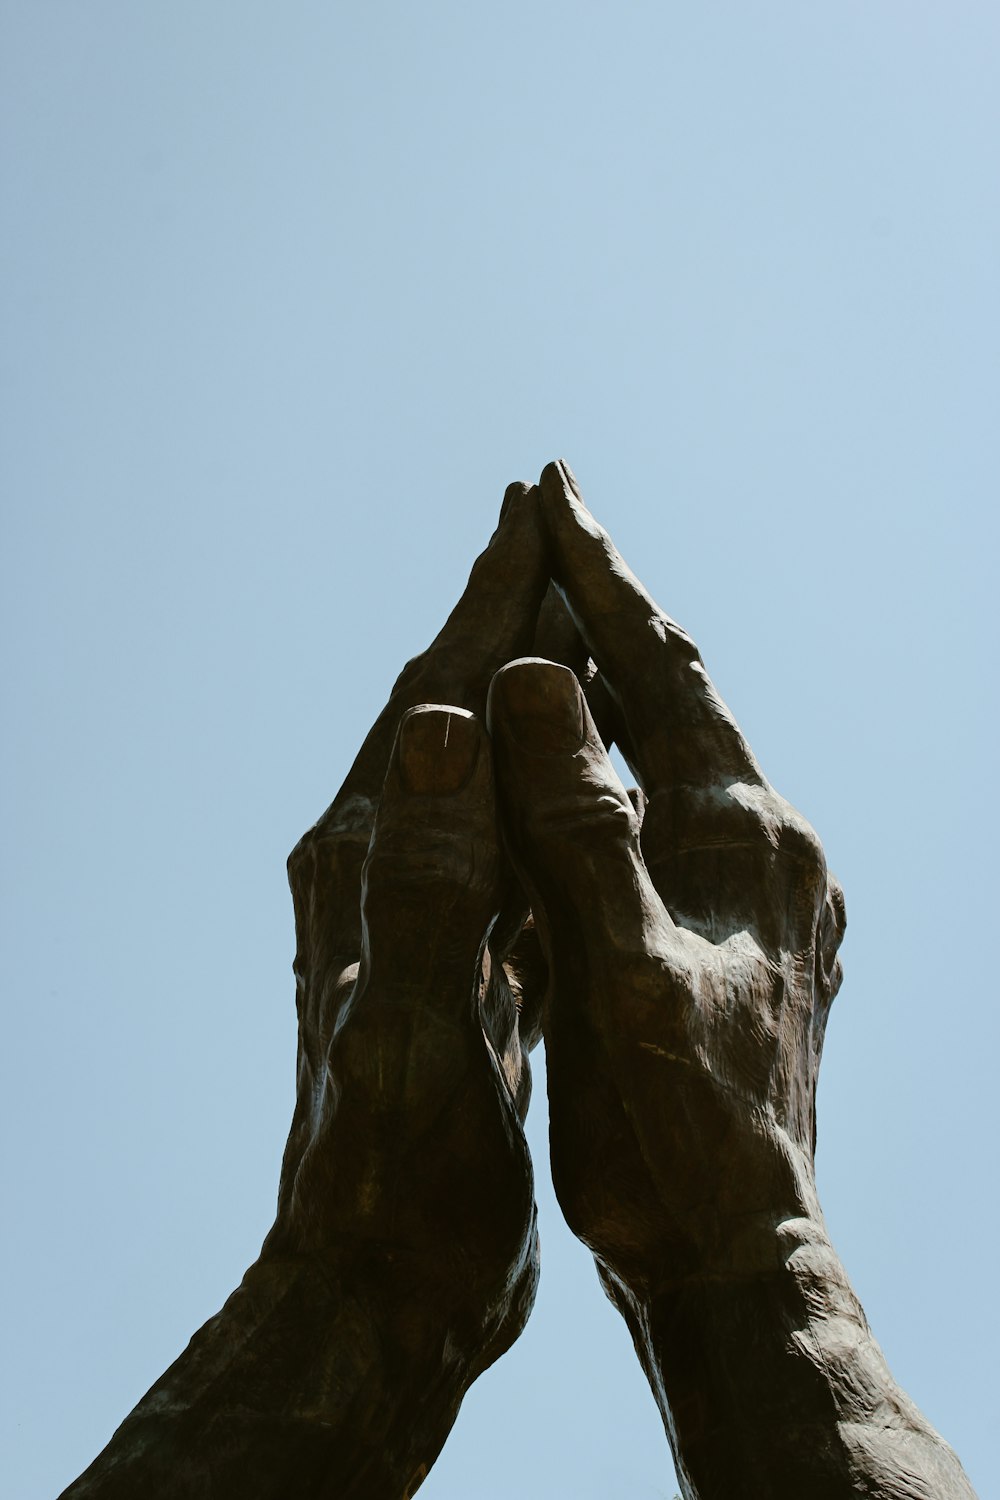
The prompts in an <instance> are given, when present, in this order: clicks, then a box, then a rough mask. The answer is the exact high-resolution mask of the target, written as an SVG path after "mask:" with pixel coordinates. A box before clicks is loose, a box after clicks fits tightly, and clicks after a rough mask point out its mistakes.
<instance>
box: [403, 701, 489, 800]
mask: <svg viewBox="0 0 1000 1500" xmlns="http://www.w3.org/2000/svg"><path fill="white" fill-rule="evenodd" d="M479 741H480V732H479V725H478V724H477V723H476V720H475V718H474V717H473V715H472V714H470V713H467V712H466V711H465V709H463V708H439V707H437V705H436V704H420V705H418V707H416V708H411V709H410V710H409V711H408V712H407V713H406V714H404V716H403V722H402V723H401V724H400V726H399V740H398V746H397V751H396V755H397V760H398V762H399V774H400V777H401V778H402V782H403V785H404V786H405V787H406V789H407V791H409V792H418V793H419V792H434V793H437V794H439V795H440V794H447V793H450V792H458V791H461V789H462V787H463V786H464V785H465V783H466V782H467V781H468V779H469V777H470V776H471V775H472V772H473V770H474V769H475V765H476V761H477V759H478V758H479Z"/></svg>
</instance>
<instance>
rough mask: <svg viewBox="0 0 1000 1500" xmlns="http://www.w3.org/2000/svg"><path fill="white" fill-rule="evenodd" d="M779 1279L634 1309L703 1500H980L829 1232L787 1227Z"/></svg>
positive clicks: (641, 1346)
mask: <svg viewBox="0 0 1000 1500" xmlns="http://www.w3.org/2000/svg"><path fill="white" fill-rule="evenodd" d="M772 1233H773V1245H772V1254H771V1256H770V1257H769V1258H770V1259H771V1261H772V1264H771V1265H770V1267H764V1266H761V1265H759V1264H758V1265H756V1266H754V1268H753V1269H752V1271H749V1272H747V1273H746V1274H743V1275H738V1274H735V1273H732V1272H727V1273H726V1274H723V1275H719V1276H715V1275H705V1276H702V1277H691V1278H688V1279H686V1280H685V1281H684V1282H683V1283H670V1282H669V1281H667V1282H665V1283H664V1284H662V1285H660V1286H658V1287H657V1288H656V1290H655V1291H652V1292H649V1293H647V1294H646V1295H644V1296H642V1297H639V1298H633V1297H631V1296H630V1295H629V1294H627V1293H623V1294H622V1297H621V1298H620V1299H618V1300H620V1305H622V1304H624V1305H622V1311H623V1312H624V1313H625V1315H626V1318H627V1320H628V1321H629V1323H630V1325H631V1327H632V1332H633V1336H634V1337H635V1339H636V1347H637V1351H638V1352H639V1355H640V1358H641V1359H642V1361H643V1364H644V1367H645V1368H646V1372H647V1375H648V1377H649V1379H650V1382H651V1384H652V1387H653V1390H654V1394H655V1395H656V1397H657V1401H658V1403H659V1405H660V1407H661V1411H662V1413H663V1416H664V1421H665V1423H666V1426H667V1430H668V1433H669V1435H670V1437H671V1442H672V1445H673V1447H674V1453H675V1459H676V1462H677V1467H678V1473H679V1474H680V1475H681V1477H682V1481H683V1482H684V1484H685V1489H686V1493H687V1495H688V1496H689V1497H691V1500H731V1497H732V1496H735V1495H741V1496H746V1497H747V1500H802V1497H803V1496H806V1495H808V1496H809V1497H810V1500H846V1497H848V1496H853V1495H866V1496H870V1497H878V1500H927V1497H930V1496H933V1497H934V1500H970V1497H973V1491H972V1489H971V1487H970V1485H969V1482H968V1480H967V1478H966V1476H965V1474H964V1472H963V1470H962V1467H961V1465H960V1463H959V1462H958V1459H957V1458H956V1457H955V1455H954V1453H953V1452H952V1450H951V1449H950V1448H949V1447H948V1445H947V1444H946V1443H945V1442H944V1440H943V1439H942V1438H941V1437H940V1436H939V1434H938V1433H937V1432H935V1430H934V1429H933V1428H932V1427H931V1426H930V1424H929V1423H928V1422H927V1421H926V1420H925V1418H924V1417H923V1416H922V1415H921V1413H920V1412H919V1411H918V1409H917V1408H916V1407H915V1406H914V1404H913V1402H912V1401H910V1399H909V1398H908V1397H907V1396H906V1394H905V1393H904V1392H903V1391H902V1390H900V1388H899V1387H898V1386H897V1385H896V1383H895V1381H894V1380H893V1378H892V1376H891V1374H890V1372H889V1370H888V1367H887V1366H886V1363H885V1360H884V1358H883V1355H882V1352H881V1350H880V1348H879V1346H878V1344H877V1343H876V1342H875V1340H874V1338H873V1337H872V1334H871V1331H870V1330H869V1328H868V1324H867V1321H866V1319H865V1315H864V1312H863V1310H862V1308H861V1305H860V1303H859V1302H858V1300H857V1297H856V1296H855V1294H854V1292H853V1290H852V1288H851V1286H850V1283H849V1282H848V1279H847V1276H846V1273H845V1271H844V1269H843V1266H842V1265H841V1263H840V1261H839V1260H838V1258H837V1256H836V1254H835V1253H834V1251H833V1249H832V1247H831V1245H830V1243H829V1240H828V1239H827V1236H826V1234H825V1231H824V1229H823V1227H822V1225H821V1224H820V1223H817V1222H815V1221H814V1220H811V1219H795V1220H786V1221H785V1222H783V1223H781V1224H779V1225H778V1226H777V1227H776V1229H774V1230H773V1231H772Z"/></svg>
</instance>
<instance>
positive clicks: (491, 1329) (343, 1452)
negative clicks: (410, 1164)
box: [64, 1252, 534, 1500]
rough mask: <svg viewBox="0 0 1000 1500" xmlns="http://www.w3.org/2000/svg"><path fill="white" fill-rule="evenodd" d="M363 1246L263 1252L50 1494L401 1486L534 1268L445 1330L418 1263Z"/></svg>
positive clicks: (513, 1321)
mask: <svg viewBox="0 0 1000 1500" xmlns="http://www.w3.org/2000/svg"><path fill="white" fill-rule="evenodd" d="M364 1260H365V1257H363V1256H362V1255H360V1254H359V1253H358V1252H351V1253H350V1254H349V1255H346V1254H345V1255H343V1256H337V1257H330V1256H327V1257H318V1256H301V1257H293V1256H286V1255H274V1254H268V1253H265V1254H264V1255H262V1256H261V1258H260V1259H259V1260H258V1261H257V1262H256V1263H255V1264H254V1265H253V1266H251V1267H250V1269H249V1270H248V1271H247V1273H246V1275H245V1277H244V1278H243V1281H242V1283H241V1285H240V1286H239V1288H238V1289H237V1290H236V1291H235V1292H234V1293H233V1294H232V1296H231V1297H230V1298H229V1299H228V1301H227V1302H226V1303H225V1305H224V1307H223V1308H222V1309H221V1310H220V1311H219V1312H218V1313H217V1314H216V1315H215V1317H213V1318H210V1319H209V1321H208V1322H207V1323H206V1324H204V1326H203V1327H202V1328H200V1329H199V1330H198V1332H197V1333H196V1334H195V1335H194V1337H193V1338H192V1339H191V1341H190V1343H189V1344H188V1346H187V1348H186V1349H185V1350H184V1352H183V1353H182V1354H181V1355H180V1356H179V1357H178V1359H176V1360H175V1361H174V1363H173V1364H172V1365H171V1366H170V1368H169V1369H168V1370H167V1371H166V1372H165V1373H164V1374H163V1375H162V1376H161V1377H160V1379H159V1380H158V1381H157V1382H156V1384H155V1385H154V1386H153V1387H152V1388H151V1389H150V1390H149V1391H148V1392H147V1394H146V1395H145V1396H144V1397H143V1399H142V1400H141V1401H140V1402H139V1404H138V1405H137V1406H136V1407H135V1409H134V1410H133V1411H132V1412H131V1413H130V1415H129V1416H128V1417H127V1418H126V1419H125V1421H124V1422H123V1423H122V1425H121V1426H120V1427H119V1428H118V1430H117V1432H116V1433H115V1435H114V1437H113V1438H112V1439H111V1442H110V1443H109V1444H108V1445H107V1447H106V1448H105V1449H104V1451H103V1452H102V1453H101V1454H99V1455H98V1457H97V1458H96V1459H95V1460H94V1462H93V1464H91V1466H90V1467H89V1468H88V1469H87V1470H86V1471H85V1473H84V1474H82V1475H81V1476H80V1478H79V1479H78V1480H77V1481H76V1482H75V1483H74V1484H73V1485H71V1486H70V1487H69V1489H68V1490H67V1491H66V1492H65V1496H64V1500H125V1497H131V1496H132V1495H134V1494H137V1493H142V1494H144V1495H146V1496H147V1497H149V1500H168V1497H169V1500H194V1497H196V1496H200V1495H202V1494H204V1493H207V1492H208V1490H209V1489H211V1490H212V1493H216V1492H218V1493H220V1494H221V1493H226V1494H230V1493H231V1494H234V1495H235V1494H239V1495H240V1496H242V1497H243V1500H278V1497H283V1496H285V1495H289V1494H294V1495H296V1496H297V1497H300V1500H309V1497H311V1496H319V1495H322V1494H327V1493H333V1492H336V1494H337V1495H338V1496H342V1497H343V1500H399V1497H400V1496H403V1495H406V1494H408V1493H409V1492H410V1490H411V1489H413V1488H415V1486H416V1484H417V1483H418V1482H419V1479H420V1478H422V1477H423V1474H424V1473H426V1472H427V1471H428V1470H429V1468H430V1466H431V1464H432V1463H433V1462H434V1460H435V1458H436V1457H437V1455H438V1453H439V1451H440V1449H441V1446H442V1445H443V1443H444V1440H445V1438H446V1437H447V1435H448V1432H449V1431H450V1429H451V1427H452V1425H453V1423H454V1420H455V1417H456V1416H457V1413H458V1409H459V1406H460V1404H461V1401H462V1398H463V1396H464V1394H465V1391H466V1390H467V1388H468V1386H469V1385H470V1384H471V1382H472V1381H473V1380H474V1379H475V1377H476V1375H478V1374H479V1373H480V1371H481V1370H482V1369H484V1368H486V1365H487V1364H489V1363H490V1362H492V1359H493V1358H497V1357H498V1356H499V1354H500V1353H502V1352H503V1350H504V1349H505V1348H506V1347H508V1346H509V1344H511V1343H513V1341H514V1339H515V1338H516V1337H517V1335H518V1334H519V1333H520V1331H521V1328H522V1327H523V1322H524V1319H526V1317H527V1311H528V1309H529V1308H530V1304H531V1300H532V1294H533V1285H534V1282H533V1280H532V1286H531V1288H522V1287H513V1288H512V1289H511V1304H512V1305H511V1306H510V1307H509V1308H506V1309H503V1310H502V1311H503V1312H506V1313H507V1316H506V1317H503V1316H502V1314H501V1312H499V1311H498V1313H497V1315H496V1316H495V1317H494V1318H493V1319H492V1320H490V1319H488V1318H486V1319H484V1324H483V1327H482V1328H481V1329H479V1330H477V1329H474V1328H472V1327H471V1326H467V1327H466V1328H465V1329H463V1330H455V1329H454V1327H453V1326H452V1324H451V1322H450V1321H449V1319H448V1317H447V1316H446V1315H441V1316H440V1317H438V1318H435V1317H434V1316H433V1312H432V1309H433V1308H434V1307H435V1305H436V1303H435V1299H434V1297H433V1296H432V1295H431V1294H430V1293H428V1292H427V1290H426V1288H425V1287H424V1286H423V1281H422V1278H421V1275H420V1268H419V1267H416V1268H408V1267H404V1266H398V1268H394V1267H392V1266H390V1265H388V1264H387V1258H386V1257H382V1258H381V1261H382V1263H381V1264H380V1263H379V1262H380V1257H379V1256H378V1255H377V1254H374V1255H373V1254H372V1253H370V1252H369V1254H368V1256H367V1265H363V1264H362V1262H363V1261H364ZM532 1275H533V1269H532V1268H531V1267H528V1268H526V1270H525V1273H524V1277H522V1280H523V1279H525V1278H526V1277H527V1278H530V1277H531V1276H532ZM518 1292H520V1293H521V1303H520V1304H518V1303H517V1300H516V1298H517V1294H518ZM456 1333H457V1337H456ZM477 1333H478V1334H481V1337H477Z"/></svg>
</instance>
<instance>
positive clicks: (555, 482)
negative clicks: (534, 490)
mask: <svg viewBox="0 0 1000 1500" xmlns="http://www.w3.org/2000/svg"><path fill="white" fill-rule="evenodd" d="M539 486H540V488H541V489H542V490H543V491H545V492H547V493H552V492H553V491H555V492H556V493H557V494H563V493H565V492H567V491H568V492H569V493H570V494H571V495H573V496H575V498H576V499H579V498H580V486H579V485H578V484H577V482H576V475H575V474H574V473H573V470H572V469H571V468H570V466H569V464H568V463H567V462H566V460H565V459H564V458H554V459H553V460H552V462H551V463H548V464H546V465H545V468H544V469H543V470H542V475H541V478H540V480H539Z"/></svg>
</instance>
